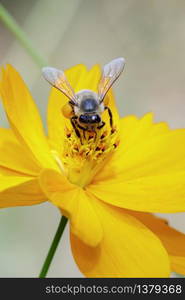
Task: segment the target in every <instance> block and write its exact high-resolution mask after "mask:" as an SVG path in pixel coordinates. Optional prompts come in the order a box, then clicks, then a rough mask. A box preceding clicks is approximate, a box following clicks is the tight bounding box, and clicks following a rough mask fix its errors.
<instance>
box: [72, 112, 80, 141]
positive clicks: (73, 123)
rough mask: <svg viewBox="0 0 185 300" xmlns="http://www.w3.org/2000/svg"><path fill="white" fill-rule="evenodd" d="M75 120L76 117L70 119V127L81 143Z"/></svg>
mask: <svg viewBox="0 0 185 300" xmlns="http://www.w3.org/2000/svg"><path fill="white" fill-rule="evenodd" d="M76 119H77V117H76V116H73V117H72V118H71V125H72V126H73V129H74V131H75V133H76V135H77V137H78V138H79V139H80V141H81V135H80V131H79V130H78V128H77V126H78V124H77V122H76Z"/></svg>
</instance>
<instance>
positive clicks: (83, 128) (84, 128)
mask: <svg viewBox="0 0 185 300" xmlns="http://www.w3.org/2000/svg"><path fill="white" fill-rule="evenodd" d="M77 126H78V128H80V129H82V130H83V135H84V139H86V136H85V132H86V131H87V129H88V128H86V127H83V126H81V125H80V124H77Z"/></svg>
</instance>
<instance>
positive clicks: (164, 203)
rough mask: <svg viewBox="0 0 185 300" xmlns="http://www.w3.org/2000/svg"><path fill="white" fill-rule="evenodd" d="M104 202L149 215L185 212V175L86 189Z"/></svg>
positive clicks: (108, 184)
mask: <svg viewBox="0 0 185 300" xmlns="http://www.w3.org/2000/svg"><path fill="white" fill-rule="evenodd" d="M86 189H87V190H88V191H89V192H91V193H92V194H93V195H95V196H96V197H98V198H100V199H101V200H102V201H105V202H107V203H110V204H112V205H115V206H118V207H122V208H127V209H132V210H136V211H145V212H163V213H170V212H183V211H185V172H178V173H172V174H168V175H158V176H150V177H143V178H142V177H141V178H138V179H135V180H130V181H125V182H124V180H123V182H117V183H116V182H113V181H110V180H107V182H105V183H100V184H98V183H97V184H94V185H93V184H91V185H89V187H87V188H86Z"/></svg>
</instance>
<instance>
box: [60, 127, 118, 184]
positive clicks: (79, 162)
mask: <svg viewBox="0 0 185 300" xmlns="http://www.w3.org/2000/svg"><path fill="white" fill-rule="evenodd" d="M79 132H80V136H81V139H80V138H79V137H78V136H77V135H76V133H75V131H73V130H70V129H68V128H66V129H65V141H64V150H63V153H62V160H63V163H64V166H63V168H65V169H67V170H68V171H67V173H68V175H69V177H70V178H69V177H68V178H69V180H70V181H71V182H73V183H76V184H78V185H80V186H84V185H85V184H87V182H89V181H90V180H91V178H92V174H93V175H94V173H95V172H97V170H98V168H101V166H102V163H103V162H105V160H106V159H107V158H108V157H109V156H110V155H111V154H112V153H113V151H115V148H117V146H118V144H119V140H118V133H117V129H116V127H114V128H113V129H110V127H108V126H107V128H106V129H105V127H104V128H102V129H97V130H96V132H89V131H86V134H85V136H84V134H83V130H82V129H79ZM87 170H88V171H87Z"/></svg>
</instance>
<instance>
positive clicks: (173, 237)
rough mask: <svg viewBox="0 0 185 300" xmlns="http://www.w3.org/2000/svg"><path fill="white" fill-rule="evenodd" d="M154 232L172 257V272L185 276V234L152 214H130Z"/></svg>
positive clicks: (131, 212)
mask: <svg viewBox="0 0 185 300" xmlns="http://www.w3.org/2000/svg"><path fill="white" fill-rule="evenodd" d="M129 213H130V214H131V215H133V216H134V217H136V218H137V219H139V220H140V222H142V223H143V224H144V225H145V226H147V227H148V228H149V229H150V230H152V231H153V232H154V233H155V234H156V235H157V236H158V237H159V238H160V240H161V241H162V243H163V245H164V247H165V248H166V250H167V252H168V253H169V255H170V260H171V264H172V271H174V272H177V273H180V274H184V275H185V234H183V233H181V232H179V231H177V230H175V229H174V228H172V227H170V226H169V225H168V223H167V222H166V220H163V219H161V218H158V217H156V216H154V215H152V214H148V213H140V212H133V211H130V212H129Z"/></svg>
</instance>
